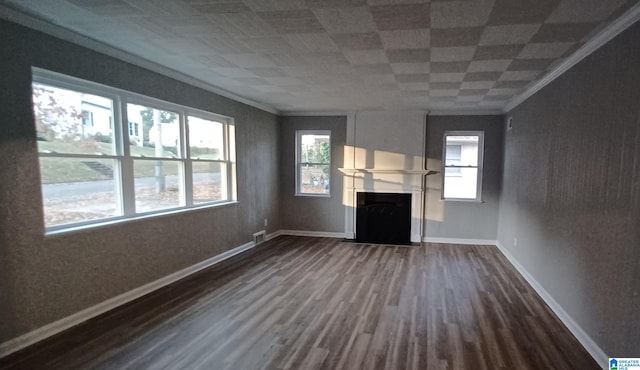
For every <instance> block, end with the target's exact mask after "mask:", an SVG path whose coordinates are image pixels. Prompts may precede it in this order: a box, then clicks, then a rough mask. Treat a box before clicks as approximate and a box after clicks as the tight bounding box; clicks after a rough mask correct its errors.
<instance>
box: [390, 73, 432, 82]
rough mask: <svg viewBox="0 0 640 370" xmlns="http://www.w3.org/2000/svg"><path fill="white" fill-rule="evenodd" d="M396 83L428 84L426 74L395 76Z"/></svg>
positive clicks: (427, 75)
mask: <svg viewBox="0 0 640 370" xmlns="http://www.w3.org/2000/svg"><path fill="white" fill-rule="evenodd" d="M396 81H398V82H429V74H428V73H414V74H407V75H396Z"/></svg>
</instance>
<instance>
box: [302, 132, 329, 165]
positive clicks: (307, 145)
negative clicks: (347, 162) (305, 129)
mask: <svg viewBox="0 0 640 370" xmlns="http://www.w3.org/2000/svg"><path fill="white" fill-rule="evenodd" d="M299 149H300V162H301V163H324V164H329V163H330V161H331V147H330V140H329V135H308V134H307V135H301V136H300V148H299Z"/></svg>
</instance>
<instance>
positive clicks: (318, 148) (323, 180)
mask: <svg viewBox="0 0 640 370" xmlns="http://www.w3.org/2000/svg"><path fill="white" fill-rule="evenodd" d="M330 174H331V132H330V131H297V132H296V194H297V195H320V196H322V195H324V196H328V195H329V194H330V188H331V186H330V185H331V178H330Z"/></svg>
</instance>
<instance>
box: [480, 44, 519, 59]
mask: <svg viewBox="0 0 640 370" xmlns="http://www.w3.org/2000/svg"><path fill="white" fill-rule="evenodd" d="M523 46H524V45H494V46H478V47H477V48H476V53H475V55H474V56H473V60H495V59H513V58H515V57H516V56H517V55H518V54H519V53H520V50H522V47H523Z"/></svg>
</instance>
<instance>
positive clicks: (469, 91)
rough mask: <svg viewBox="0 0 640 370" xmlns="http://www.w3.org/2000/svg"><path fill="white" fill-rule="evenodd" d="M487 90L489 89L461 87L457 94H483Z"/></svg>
mask: <svg viewBox="0 0 640 370" xmlns="http://www.w3.org/2000/svg"><path fill="white" fill-rule="evenodd" d="M488 92H489V89H462V90H460V93H459V94H458V96H478V95H480V96H483V95H486V94H487V93H488Z"/></svg>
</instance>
